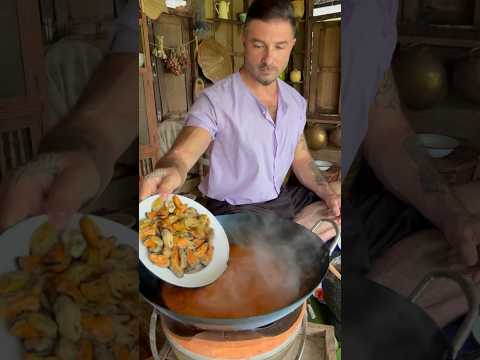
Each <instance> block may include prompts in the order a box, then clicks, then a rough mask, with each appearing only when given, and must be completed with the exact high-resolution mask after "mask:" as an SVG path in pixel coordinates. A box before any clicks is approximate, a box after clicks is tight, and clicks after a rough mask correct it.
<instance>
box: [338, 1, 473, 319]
mask: <svg viewBox="0 0 480 360" xmlns="http://www.w3.org/2000/svg"><path fill="white" fill-rule="evenodd" d="M360 3H361V4H360ZM342 11H343V15H342V26H343V32H342V47H343V48H342V59H343V64H342V71H343V74H342V75H343V77H342V80H343V83H342V89H343V98H342V104H343V108H342V116H343V119H342V120H343V123H344V125H343V129H344V131H343V135H344V136H343V154H342V156H343V158H342V161H343V164H342V170H343V171H344V172H347V171H348V169H349V168H350V167H351V168H352V169H351V171H350V174H349V177H350V178H354V179H353V180H352V181H351V182H353V185H352V187H351V189H350V190H349V191H345V188H346V187H347V186H346V185H347V183H348V181H347V182H346V183H345V186H344V195H345V199H344V200H345V203H344V223H343V225H344V226H343V240H344V248H345V249H348V251H347V250H346V251H344V258H343V264H344V269H346V270H349V271H355V272H358V271H360V272H363V273H367V274H368V275H369V276H370V277H371V278H373V279H375V280H376V281H378V282H380V283H382V284H384V285H386V286H389V287H391V288H393V289H395V290H397V291H398V292H400V293H402V294H404V295H408V294H409V293H410V292H411V291H412V290H413V288H414V287H415V285H417V284H418V283H419V282H420V280H421V279H422V278H423V277H424V276H425V275H426V274H427V273H428V272H430V271H432V270H434V269H440V268H443V269H455V270H459V271H462V272H464V273H466V274H468V275H469V276H471V278H472V279H473V280H474V281H476V282H477V283H478V281H479V280H480V277H479V276H480V271H479V256H478V248H479V244H480V221H479V217H478V216H479V215H480V200H479V199H480V196H479V195H480V186H479V184H478V183H477V184H470V185H468V186H464V187H462V188H452V187H450V186H449V185H448V184H447V183H446V182H445V180H444V179H443V178H442V176H441V175H440V174H439V173H438V172H437V170H436V169H435V167H434V166H433V163H432V162H431V160H430V159H429V156H428V155H427V153H426V152H425V151H424V149H423V148H422V146H420V145H419V143H418V142H417V140H416V136H415V133H414V131H413V130H412V129H411V127H410V125H409V124H408V122H407V120H406V117H405V115H404V113H403V111H402V107H401V105H400V99H399V95H398V92H397V90H396V86H395V79H394V76H393V74H392V70H390V68H389V67H390V62H391V57H392V53H393V50H394V48H395V44H396V13H397V4H396V2H395V1H378V0H369V1H361V2H360V1H355V0H349V1H345V2H344V3H343V8H342ZM382 78H383V79H382ZM357 150H358V154H359V155H360V156H358V158H359V159H361V158H362V157H363V159H362V160H360V161H357V162H354V156H355V153H357ZM352 163H353V164H355V165H352ZM367 163H368V165H367ZM358 164H360V166H358ZM357 168H360V170H359V171H357V172H356V171H355V169H357ZM407 204H408V205H407ZM345 284H346V285H345V286H348V280H346V283H345ZM422 306H423V307H424V309H425V310H427V312H428V313H429V314H430V315H431V316H432V317H433V318H434V320H436V321H437V323H438V324H439V325H445V324H447V323H448V322H450V321H451V320H453V319H454V318H455V317H457V316H459V315H460V314H462V313H464V312H465V311H466V303H465V301H464V300H463V298H462V296H460V294H459V293H458V291H457V289H456V288H455V285H452V287H450V286H447V285H446V284H445V283H442V282H440V283H434V284H433V285H432V287H431V290H429V291H428V293H427V294H426V297H425V299H424V300H423V302H422Z"/></svg>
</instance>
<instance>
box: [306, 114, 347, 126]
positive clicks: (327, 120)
mask: <svg viewBox="0 0 480 360" xmlns="http://www.w3.org/2000/svg"><path fill="white" fill-rule="evenodd" d="M307 122H309V123H311V124H314V123H319V124H333V125H338V124H340V123H341V120H340V115H338V114H308V115H307Z"/></svg>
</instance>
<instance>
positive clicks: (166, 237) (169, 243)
mask: <svg viewBox="0 0 480 360" xmlns="http://www.w3.org/2000/svg"><path fill="white" fill-rule="evenodd" d="M161 235H162V241H163V245H164V246H165V247H166V248H169V249H171V248H173V234H172V233H171V232H170V231H169V230H167V229H163V230H162V232H161Z"/></svg>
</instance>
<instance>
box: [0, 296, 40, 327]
mask: <svg viewBox="0 0 480 360" xmlns="http://www.w3.org/2000/svg"><path fill="white" fill-rule="evenodd" d="M40 307H41V303H40V294H33V293H32V294H22V295H19V296H15V297H13V298H10V299H8V300H5V304H4V309H2V311H1V313H2V317H5V318H6V319H7V320H9V321H10V320H14V319H16V318H17V317H18V315H20V314H22V313H24V312H32V313H33V312H38V311H40Z"/></svg>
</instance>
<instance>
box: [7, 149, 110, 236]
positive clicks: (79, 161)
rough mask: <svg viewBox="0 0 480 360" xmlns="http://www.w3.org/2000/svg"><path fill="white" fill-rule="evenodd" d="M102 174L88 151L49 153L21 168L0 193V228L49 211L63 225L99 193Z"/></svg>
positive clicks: (57, 224) (54, 222) (56, 222)
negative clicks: (0, 194)
mask: <svg viewBox="0 0 480 360" xmlns="http://www.w3.org/2000/svg"><path fill="white" fill-rule="evenodd" d="M100 187H101V176H100V173H99V171H98V167H97V165H96V163H95V161H94V160H93V159H92V158H91V157H90V156H89V155H88V154H87V153H86V152H80V151H77V152H65V153H48V154H42V155H40V156H39V157H38V158H37V159H36V160H34V161H32V162H29V163H27V164H26V165H25V166H23V167H21V168H20V169H18V170H17V171H16V172H15V173H14V174H12V176H11V177H10V178H9V179H8V180H7V183H6V187H5V188H4V192H3V194H2V196H1V197H0V203H1V204H2V206H1V210H0V232H1V231H3V230H5V229H6V228H7V227H9V226H12V225H14V224H16V223H17V222H19V221H21V220H23V219H24V218H26V217H29V216H34V215H39V214H45V213H46V214H47V215H48V217H49V221H50V222H52V224H53V225H55V226H56V227H57V228H59V229H61V228H62V227H63V226H64V225H65V224H66V222H67V221H68V219H69V218H70V217H71V216H72V215H73V214H74V213H75V212H76V211H78V210H79V209H80V208H81V207H82V206H83V205H85V204H87V203H88V202H89V201H91V200H93V199H94V198H95V196H96V195H97V194H98V193H99V191H100Z"/></svg>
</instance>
